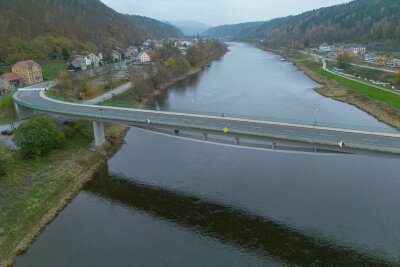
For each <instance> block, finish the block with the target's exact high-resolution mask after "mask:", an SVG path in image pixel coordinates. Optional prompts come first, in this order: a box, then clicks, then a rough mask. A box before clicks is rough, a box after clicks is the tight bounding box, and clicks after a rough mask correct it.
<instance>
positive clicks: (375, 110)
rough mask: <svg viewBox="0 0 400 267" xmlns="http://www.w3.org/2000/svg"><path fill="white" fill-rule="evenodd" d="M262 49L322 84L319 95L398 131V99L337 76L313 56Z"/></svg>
mask: <svg viewBox="0 0 400 267" xmlns="http://www.w3.org/2000/svg"><path fill="white" fill-rule="evenodd" d="M261 49H264V50H267V51H270V52H273V53H276V54H279V55H281V56H283V57H285V58H287V59H288V60H289V61H291V62H293V63H294V64H295V65H296V66H297V67H298V68H299V69H301V70H302V71H304V73H305V74H306V75H307V76H309V77H310V78H311V79H313V80H314V81H316V82H317V83H319V84H322V85H324V86H323V87H322V88H318V89H316V90H315V91H316V92H318V93H319V94H321V95H323V96H326V97H329V98H332V99H334V100H338V101H341V102H345V103H348V104H351V105H354V106H356V107H357V108H359V109H361V110H363V111H365V112H367V113H369V114H370V115H372V116H374V117H375V118H377V119H378V120H380V121H382V122H384V123H386V124H388V125H391V126H393V127H396V128H400V97H399V96H396V95H394V94H391V93H389V92H384V91H381V90H379V89H377V88H374V87H372V86H368V85H364V84H361V83H358V82H355V81H351V80H348V79H345V78H344V77H339V76H336V75H333V74H330V73H329V72H326V71H325V70H323V69H322V66H321V65H322V64H321V63H320V62H319V61H317V60H315V59H314V58H313V57H310V56H307V55H304V54H301V53H299V52H297V51H293V50H289V49H273V50H272V49H266V48H263V47H261Z"/></svg>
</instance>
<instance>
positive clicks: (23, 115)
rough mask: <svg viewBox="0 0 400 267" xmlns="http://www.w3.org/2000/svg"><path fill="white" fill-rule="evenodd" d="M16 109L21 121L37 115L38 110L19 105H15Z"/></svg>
mask: <svg viewBox="0 0 400 267" xmlns="http://www.w3.org/2000/svg"><path fill="white" fill-rule="evenodd" d="M14 107H15V110H16V111H17V115H18V118H19V119H20V120H23V119H28V118H30V117H33V116H34V115H36V114H37V112H36V110H33V109H30V108H27V107H24V106H21V105H18V104H17V103H14Z"/></svg>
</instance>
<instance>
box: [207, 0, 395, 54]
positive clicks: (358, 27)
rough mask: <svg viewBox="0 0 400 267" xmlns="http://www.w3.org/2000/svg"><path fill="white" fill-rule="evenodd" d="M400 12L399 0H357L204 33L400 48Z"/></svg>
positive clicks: (280, 42)
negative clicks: (372, 44)
mask: <svg viewBox="0 0 400 267" xmlns="http://www.w3.org/2000/svg"><path fill="white" fill-rule="evenodd" d="M399 14H400V1H399V0H354V1H352V2H349V3H346V4H341V5H336V6H332V7H326V8H320V9H317V10H313V11H309V12H305V13H303V14H300V15H296V16H288V17H285V18H278V19H274V20H270V21H266V22H263V23H242V24H236V25H225V26H218V27H214V28H211V29H209V30H207V31H206V32H205V34H206V35H209V36H212V37H218V38H226V39H230V40H254V39H262V40H264V42H265V43H266V45H269V46H287V47H291V46H294V47H303V46H307V45H308V44H310V43H311V44H318V43H322V42H325V41H326V42H329V43H334V42H358V43H370V44H371V43H375V44H379V43H380V44H384V45H386V46H390V47H394V48H400V15H399Z"/></svg>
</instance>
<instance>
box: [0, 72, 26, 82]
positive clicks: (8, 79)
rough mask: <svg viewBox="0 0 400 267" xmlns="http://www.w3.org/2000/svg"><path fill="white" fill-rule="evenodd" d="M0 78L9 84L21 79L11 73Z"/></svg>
mask: <svg viewBox="0 0 400 267" xmlns="http://www.w3.org/2000/svg"><path fill="white" fill-rule="evenodd" d="M0 77H1V78H3V79H4V80H6V81H9V82H11V81H17V80H21V78H20V77H19V76H18V75H17V74H15V73H13V72H10V73H4V74H3V75H1V76H0Z"/></svg>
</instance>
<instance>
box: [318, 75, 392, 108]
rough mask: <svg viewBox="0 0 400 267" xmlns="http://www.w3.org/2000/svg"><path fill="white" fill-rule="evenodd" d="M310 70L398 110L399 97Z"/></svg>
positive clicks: (342, 78)
mask: <svg viewBox="0 0 400 267" xmlns="http://www.w3.org/2000/svg"><path fill="white" fill-rule="evenodd" d="M312 70H313V71H314V72H316V73H318V74H321V75H323V76H325V77H327V78H329V79H332V80H335V81H338V82H339V83H341V84H344V85H346V86H347V87H349V88H350V89H352V90H354V91H357V92H359V93H361V94H363V95H366V96H368V97H370V98H372V99H375V100H379V101H382V102H384V103H386V104H389V105H391V106H393V107H395V108H398V109H400V96H396V95H394V94H391V93H389V92H385V91H381V90H379V89H377V88H374V87H372V86H369V85H365V84H362V83H359V82H356V81H352V80H349V79H347V78H345V77H340V76H337V75H335V74H332V73H330V72H327V71H325V70H323V69H321V68H320V67H314V68H312Z"/></svg>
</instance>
